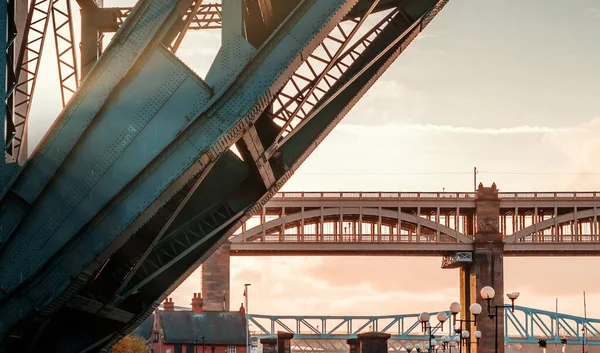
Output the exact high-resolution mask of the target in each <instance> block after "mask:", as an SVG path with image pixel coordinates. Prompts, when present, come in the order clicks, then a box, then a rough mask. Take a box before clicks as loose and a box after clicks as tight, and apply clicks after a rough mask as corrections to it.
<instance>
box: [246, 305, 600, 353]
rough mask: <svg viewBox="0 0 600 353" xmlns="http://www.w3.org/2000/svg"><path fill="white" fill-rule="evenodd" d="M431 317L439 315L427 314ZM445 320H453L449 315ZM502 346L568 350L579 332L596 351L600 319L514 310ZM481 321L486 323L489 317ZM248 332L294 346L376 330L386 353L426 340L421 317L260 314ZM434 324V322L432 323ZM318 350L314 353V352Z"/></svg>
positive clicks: (448, 329)
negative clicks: (284, 336) (385, 337)
mask: <svg viewBox="0 0 600 353" xmlns="http://www.w3.org/2000/svg"><path fill="white" fill-rule="evenodd" d="M430 314H431V316H432V317H435V315H436V314H437V312H431V313H430ZM446 314H447V315H448V316H450V315H451V313H450V311H447V312H446ZM504 319H505V322H506V326H505V332H504V334H505V336H504V337H505V339H504V341H505V343H506V344H537V343H538V340H540V339H545V340H546V342H547V343H548V344H555V343H556V344H561V339H566V340H567V344H568V345H581V344H582V339H583V335H582V329H583V328H584V327H585V328H586V330H587V338H586V344H588V345H594V346H600V319H594V318H583V317H580V316H574V315H568V314H562V313H555V312H551V311H547V310H540V309H535V308H529V307H524V306H515V311H514V312H512V311H510V310H506V311H505V314H504ZM479 320H490V319H489V318H487V317H481V318H478V321H479ZM249 321H250V330H251V333H252V335H253V336H258V337H267V336H271V335H275V334H276V333H277V331H285V332H290V333H293V334H294V339H295V340H297V341H311V340H339V341H344V342H345V340H346V339H349V338H355V337H356V335H357V334H359V333H361V332H365V331H378V332H384V333H388V334H390V335H391V338H390V340H391V341H395V342H391V343H390V348H393V347H396V346H397V345H398V344H400V345H402V346H403V347H404V346H406V345H408V344H410V345H412V346H414V344H415V343H419V342H421V343H424V342H425V341H426V340H427V337H426V336H425V334H423V332H422V331H421V324H420V322H419V314H402V315H383V316H352V315H344V316H324V315H323V316H310V315H261V314H249ZM432 323H433V322H432ZM452 331H453V330H452V323H451V320H448V321H447V322H446V323H445V324H444V326H443V329H442V328H439V329H434V330H433V334H434V335H435V336H439V337H441V336H443V335H445V334H447V335H450V333H451V332H452ZM315 350H317V349H315Z"/></svg>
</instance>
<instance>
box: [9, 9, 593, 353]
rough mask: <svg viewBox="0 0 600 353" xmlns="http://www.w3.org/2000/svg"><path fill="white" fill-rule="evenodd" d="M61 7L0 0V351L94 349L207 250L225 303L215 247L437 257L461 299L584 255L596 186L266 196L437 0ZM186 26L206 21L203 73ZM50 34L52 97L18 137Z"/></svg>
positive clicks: (213, 284) (200, 26)
mask: <svg viewBox="0 0 600 353" xmlns="http://www.w3.org/2000/svg"><path fill="white" fill-rule="evenodd" d="M76 3H77V6H78V7H79V10H80V14H81V16H80V18H81V26H80V28H77V26H76V24H75V22H74V21H73V14H74V13H75V12H76V11H74V9H72V8H71V6H72V2H71V1H70V0H29V1H28V0H7V1H6V2H5V3H4V5H3V6H0V22H1V25H0V28H1V31H2V38H3V40H1V41H0V42H1V43H2V46H1V50H2V52H3V53H5V54H3V55H0V58H1V59H0V60H1V61H2V67H3V70H2V74H3V76H2V77H3V82H5V83H6V84H5V85H4V86H3V93H4V97H5V109H4V110H3V111H4V114H2V115H0V119H1V121H2V126H3V127H4V128H3V129H0V137H1V140H2V141H3V145H4V147H5V158H3V159H0V186H1V188H0V352H19V353H21V352H39V351H45V352H97V351H101V350H103V349H105V348H106V347H108V346H110V345H111V344H113V343H114V342H116V341H117V340H119V339H120V338H122V337H123V336H124V335H126V334H128V333H129V332H131V331H132V330H133V329H134V328H135V327H136V326H137V325H138V324H140V323H141V322H143V321H144V320H145V319H146V318H147V317H148V316H149V315H150V314H151V313H152V312H153V311H154V310H155V309H156V308H157V307H158V306H159V304H160V303H161V302H162V301H163V300H164V298H165V296H166V293H170V292H172V291H173V290H174V289H175V288H177V286H178V285H179V284H180V283H181V282H182V281H183V280H184V279H185V278H187V276H188V275H189V274H190V273H192V271H193V270H194V269H195V268H197V267H198V266H199V265H200V264H202V263H203V262H205V261H207V259H208V258H209V257H210V256H211V254H213V253H215V254H214V255H213V257H212V258H211V259H210V260H208V261H207V262H206V264H205V265H206V266H205V268H206V269H208V271H207V275H206V276H205V278H204V281H205V283H206V284H207V285H206V287H207V288H209V289H208V291H207V292H206V293H205V295H207V297H208V298H207V300H208V302H209V305H210V303H215V302H216V301H217V299H216V298H217V297H218V298H219V299H218V300H219V304H220V305H221V307H222V298H223V292H224V291H225V292H227V291H228V290H229V289H228V285H225V284H224V283H227V280H226V278H227V276H228V275H229V274H228V273H229V269H228V265H227V261H228V258H229V256H230V255H260V254H273V253H277V254H282V255H283V254H300V253H308V252H312V253H313V254H318V253H320V254H346V255H347V254H365V253H368V254H370V255H373V254H388V255H389V254H397V255H403V254H404V255H409V254H410V255H420V256H421V255H431V256H444V257H445V259H446V260H445V262H444V263H445V264H446V266H448V267H452V266H458V265H460V266H463V267H462V268H463V269H462V270H461V271H462V272H461V273H462V275H461V276H463V278H464V281H463V283H464V284H465V286H464V288H463V295H462V296H463V298H462V300H463V302H465V303H467V302H469V301H473V300H475V299H474V295H475V291H476V290H477V288H479V287H480V286H481V284H482V283H484V280H485V279H486V278H489V280H490V281H492V282H493V285H494V286H495V287H496V288H497V290H498V293H501V292H502V288H501V287H502V276H501V271H502V256H503V255H507V256H513V255H516V256H518V255H536V254H546V255H561V254H570V255H596V246H597V245H596V244H597V243H598V241H597V240H598V238H597V219H596V209H597V204H596V194H595V193H592V196H589V195H580V194H573V195H572V196H565V195H564V194H535V193H531V194H525V196H523V195H521V194H502V193H497V190H495V188H494V187H492V188H490V189H486V188H482V189H480V190H479V191H478V193H477V195H475V194H474V193H456V194H451V193H444V194H439V193H397V192H390V193H298V194H292V195H291V194H285V193H284V194H277V191H278V190H279V189H280V188H281V187H282V186H283V185H284V184H285V182H286V181H287V180H288V179H289V178H290V177H291V176H292V175H293V173H294V172H295V170H296V169H297V168H298V167H299V166H300V165H301V164H302V162H303V161H304V160H305V159H306V158H307V157H308V156H309V155H310V154H311V153H312V151H314V149H315V148H316V147H317V146H318V145H319V144H320V143H321V142H322V141H323V140H324V139H325V138H326V137H327V135H328V134H329V133H330V132H331V131H332V129H334V128H335V126H336V125H337V124H338V123H339V122H340V121H341V119H342V118H343V117H344V116H345V115H346V114H347V113H348V111H349V110H350V109H352V107H353V106H354V105H355V104H356V102H357V101H358V100H360V99H361V97H362V96H363V95H364V94H365V93H366V92H367V91H368V90H369V89H370V88H371V86H372V85H373V84H374V83H375V82H376V81H377V79H378V78H379V77H381V75H383V74H384V72H385V71H386V69H387V68H388V67H389V66H390V65H391V64H392V63H393V62H394V61H395V60H396V59H397V58H398V57H399V56H400V54H402V53H403V52H404V51H405V50H407V48H409V45H410V43H411V42H412V41H413V40H414V39H415V38H416V37H417V36H418V35H419V34H420V33H422V31H424V30H426V27H427V26H428V25H429V24H430V23H431V21H432V20H433V19H434V18H435V17H436V16H437V15H438V14H439V13H440V11H441V10H442V9H443V8H444V6H446V4H447V3H448V0H222V2H220V3H208V2H206V1H202V0H139V1H137V2H136V4H135V6H133V7H104V4H103V1H100V0H77V1H76ZM191 30H218V31H221V47H220V50H219V52H218V54H217V55H216V57H215V59H214V61H213V63H212V64H211V66H210V69H209V70H208V73H207V74H206V75H205V76H204V77H200V76H199V75H197V74H196V73H195V72H194V71H193V70H191V69H190V67H189V66H188V65H187V64H186V63H185V62H184V61H183V60H181V58H179V57H178V55H177V52H178V49H179V48H180V47H181V45H182V43H183V39H184V36H185V35H186V33H188V31H191ZM76 32H79V33H80V37H81V43H75V36H74V33H76ZM106 33H114V36H113V38H112V40H111V41H110V43H109V44H108V45H106V46H105V45H104V44H105V43H104V41H103V40H102V38H103V36H104V35H105V34H106ZM47 39H48V40H47ZM50 40H52V41H53V42H54V44H55V49H56V50H55V53H54V55H55V58H56V60H57V62H58V66H57V72H58V76H59V82H58V83H57V89H58V90H59V91H60V94H61V101H60V104H61V106H62V111H61V112H60V114H58V116H57V117H56V119H55V120H54V124H53V125H52V126H51V128H50V129H49V131H48V132H47V133H46V135H45V136H44V137H43V139H42V140H41V142H40V143H39V145H38V147H37V148H36V149H35V150H29V149H28V139H27V136H28V128H27V127H28V123H29V122H30V121H29V120H30V113H31V111H32V110H31V107H32V104H33V102H34V98H35V96H36V87H38V86H39V85H36V83H37V81H38V79H39V76H40V75H39V73H40V72H39V71H40V63H41V62H42V59H43V56H47V55H48V53H44V55H42V54H43V52H44V50H43V49H44V43H46V42H49V41H50ZM197 45H199V46H200V45H202V43H197ZM38 90H39V89H38ZM37 94H39V92H38V93H37ZM274 215H277V217H275V218H276V219H272V220H271V219H270V220H267V219H268V218H272V217H273V216H274ZM253 217H258V218H260V221H259V223H260V225H259V226H257V227H252V228H251V229H250V228H248V227H247V226H248V225H249V223H248V220H251V219H253ZM527 222H530V223H531V224H532V225H529V224H528V223H527ZM346 223H349V224H350V225H349V226H347V225H344V224H346ZM590 225H591V228H590ZM246 228H248V229H246ZM237 229H242V230H241V232H240V233H239V234H234V233H235V231H236V230H237ZM510 229H512V232H510V233H509V232H508V231H509V230H510ZM278 232H279V233H278ZM230 238H231V239H230ZM228 239H230V241H228ZM223 244H225V245H223ZM492 269H493V272H494V274H495V276H492V277H490V276H488V277H486V274H487V275H490V274H492V272H486V271H492ZM211 276H212V277H211ZM485 330H489V328H485ZM488 337H490V336H489V335H488ZM483 344H484V346H483V347H489V346H490V343H489V342H488V341H486V342H485V343H483Z"/></svg>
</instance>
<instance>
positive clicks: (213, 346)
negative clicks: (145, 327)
mask: <svg viewBox="0 0 600 353" xmlns="http://www.w3.org/2000/svg"><path fill="white" fill-rule="evenodd" d="M163 306H164V310H157V311H156V312H155V313H154V315H153V318H152V321H153V322H152V331H151V332H150V337H149V338H150V339H149V341H150V344H151V346H152V352H153V353H246V317H245V315H244V313H243V312H242V311H204V308H203V302H202V296H201V295H200V294H199V293H198V294H194V297H193V298H192V310H191V311H189V310H183V311H176V310H175V303H174V302H173V300H172V299H170V298H167V300H166V301H165V302H164V304H163Z"/></svg>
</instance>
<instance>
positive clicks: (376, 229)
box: [230, 192, 600, 256]
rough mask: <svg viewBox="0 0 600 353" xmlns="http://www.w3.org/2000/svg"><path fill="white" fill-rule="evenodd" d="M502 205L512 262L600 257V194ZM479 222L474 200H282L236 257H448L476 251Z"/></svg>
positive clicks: (502, 198)
mask: <svg viewBox="0 0 600 353" xmlns="http://www.w3.org/2000/svg"><path fill="white" fill-rule="evenodd" d="M498 199H499V202H498V219H497V222H494V221H493V220H492V223H493V224H494V226H496V227H497V229H498V232H499V233H500V234H501V235H502V240H503V242H504V252H505V255H509V256H531V255H535V256H550V255H551V256H557V255H558V256H561V255H562V256H573V255H589V256H593V255H599V254H600V235H599V231H598V228H599V225H598V214H599V213H600V209H599V208H600V192H531V193H515V192H503V193H498ZM477 218H478V217H477V198H476V193H474V192H462V193H461V192H443V193H439V192H285V193H278V194H276V195H275V196H274V197H273V199H272V200H271V201H270V202H269V203H267V204H266V205H265V206H264V207H263V208H262V210H261V211H260V212H259V213H258V214H255V215H254V216H253V217H252V218H250V219H249V220H248V221H247V222H246V223H245V224H244V225H243V226H242V227H241V228H240V229H238V231H237V232H236V233H235V235H234V236H232V237H231V238H230V240H231V243H232V246H231V250H232V252H231V254H232V255H301V254H304V255H308V254H310V255H317V254H321V255H365V254H368V255H419V256H426V255H431V256H443V255H448V254H451V253H456V252H469V251H471V250H472V249H473V243H474V239H475V236H476V234H477V231H478V229H479V228H480V227H483V226H484V225H483V224H478V219H477ZM481 221H482V220H480V222H481Z"/></svg>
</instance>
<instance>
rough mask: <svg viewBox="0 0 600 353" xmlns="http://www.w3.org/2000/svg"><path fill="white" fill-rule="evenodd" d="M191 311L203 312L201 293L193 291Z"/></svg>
mask: <svg viewBox="0 0 600 353" xmlns="http://www.w3.org/2000/svg"><path fill="white" fill-rule="evenodd" d="M192 312H193V313H194V314H202V313H203V312H204V300H202V293H194V297H193V298H192Z"/></svg>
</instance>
